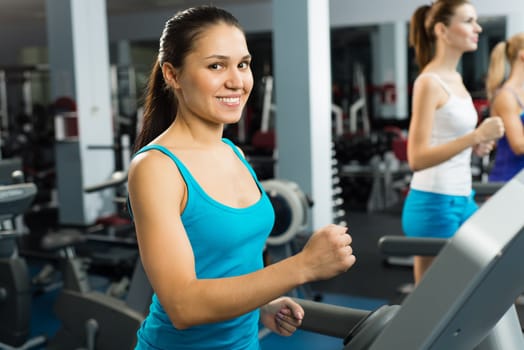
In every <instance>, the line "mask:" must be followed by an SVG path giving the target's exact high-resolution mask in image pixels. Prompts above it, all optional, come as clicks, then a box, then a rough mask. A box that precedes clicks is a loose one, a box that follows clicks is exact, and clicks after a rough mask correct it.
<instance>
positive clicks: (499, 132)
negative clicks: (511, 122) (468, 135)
mask: <svg viewBox="0 0 524 350" xmlns="http://www.w3.org/2000/svg"><path fill="white" fill-rule="evenodd" d="M474 134H475V144H479V143H482V142H489V141H494V140H498V139H500V138H501V137H502V136H503V135H504V123H503V122H502V118H500V117H489V118H486V119H484V121H483V122H482V123H481V124H480V125H479V126H478V127H477V128H476V129H475V131H474Z"/></svg>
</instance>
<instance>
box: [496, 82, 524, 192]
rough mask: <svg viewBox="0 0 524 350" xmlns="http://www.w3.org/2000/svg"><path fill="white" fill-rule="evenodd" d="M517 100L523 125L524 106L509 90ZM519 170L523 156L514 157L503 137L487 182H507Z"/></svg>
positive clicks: (498, 144) (505, 138) (522, 166)
mask: <svg viewBox="0 0 524 350" xmlns="http://www.w3.org/2000/svg"><path fill="white" fill-rule="evenodd" d="M510 91H511V92H512V93H513V94H514V95H515V98H516V99H517V102H518V103H519V105H520V107H521V108H522V113H521V115H520V121H521V122H522V124H523V125H524V104H523V103H522V101H520V99H519V98H518V96H517V95H516V93H515V92H514V91H513V90H510ZM521 169H524V155H516V154H515V153H513V151H512V149H511V147H510V145H509V141H508V138H507V137H506V135H504V136H503V137H502V138H501V139H499V141H498V142H497V148H496V151H495V162H494V164H493V168H492V169H491V172H490V173H489V181H494V182H495V181H509V180H511V178H512V177H513V176H515V175H516V174H517V173H518V172H519V171H520V170H521Z"/></svg>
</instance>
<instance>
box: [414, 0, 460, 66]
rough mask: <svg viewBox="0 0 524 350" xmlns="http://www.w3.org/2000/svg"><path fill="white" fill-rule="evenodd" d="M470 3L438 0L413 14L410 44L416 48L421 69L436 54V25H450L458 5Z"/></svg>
mask: <svg viewBox="0 0 524 350" xmlns="http://www.w3.org/2000/svg"><path fill="white" fill-rule="evenodd" d="M464 4H470V1H469V0H437V1H435V2H434V3H432V4H431V5H423V6H420V7H418V8H417V9H416V10H415V12H414V13H413V15H412V16H411V21H410V27H409V44H410V45H411V46H412V47H413V48H414V49H415V60H416V62H417V65H418V67H419V69H420V70H422V69H423V68H424V67H425V66H426V64H428V63H429V61H431V59H432V58H433V55H434V54H435V42H436V37H435V32H434V29H435V25H436V24H437V23H443V24H444V25H446V26H447V25H449V23H450V21H451V18H452V17H453V15H454V14H455V10H456V8H457V7H459V6H462V5H464Z"/></svg>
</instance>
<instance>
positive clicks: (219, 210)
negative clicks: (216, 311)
mask: <svg viewBox="0 0 524 350" xmlns="http://www.w3.org/2000/svg"><path fill="white" fill-rule="evenodd" d="M223 141H224V142H225V143H227V144H228V145H230V146H231V147H232V149H233V151H234V152H235V153H236V155H237V156H238V157H239V158H240V159H241V160H242V162H243V163H244V164H245V166H246V167H247V168H248V169H249V171H250V173H251V174H252V176H253V178H254V179H255V182H256V183H257V185H258V187H259V189H260V192H261V197H260V199H259V200H258V201H257V202H256V203H255V204H253V205H251V206H249V207H246V208H233V207H229V206H226V205H223V204H221V203H219V202H217V201H215V200H214V199H213V198H211V197H210V196H208V195H207V194H206V192H205V191H204V190H203V189H202V187H200V185H199V184H198V183H197V182H196V180H195V179H194V178H193V176H192V175H191V173H190V172H189V171H188V169H187V168H186V167H185V166H184V164H183V163H182V162H181V161H180V160H179V159H178V158H177V157H176V156H175V155H174V154H173V153H172V152H170V151H169V150H168V149H166V148H165V147H163V146H160V145H148V146H145V147H144V148H142V149H141V150H139V151H138V152H137V154H139V153H142V152H146V151H149V150H158V151H160V152H162V153H164V154H165V155H167V156H168V157H169V158H171V159H172V160H173V162H174V163H175V164H176V166H177V167H178V169H179V171H180V173H181V175H182V178H183V179H184V181H185V183H186V186H187V203H186V207H185V208H184V211H183V212H182V214H181V219H182V223H183V224H184V227H185V229H186V232H187V235H188V237H189V240H190V242H191V246H192V248H193V252H194V256H195V268H196V275H197V278H224V277H231V276H239V275H244V274H248V273H251V272H254V271H256V270H259V269H261V268H263V266H264V265H263V259H262V251H263V249H264V245H265V242H266V240H267V237H268V236H269V233H270V232H271V229H272V227H273V224H274V220H275V213H274V211H273V207H272V205H271V201H270V200H269V197H268V196H267V194H266V193H265V191H264V189H263V187H262V185H261V184H260V182H259V181H258V179H257V177H256V174H255V172H254V170H253V169H252V168H251V166H250V165H249V164H248V163H247V161H246V160H245V158H244V157H243V156H242V154H241V153H240V152H239V151H238V149H236V147H235V146H234V145H233V143H232V142H231V141H229V140H228V139H223ZM258 326H259V311H258V310H255V311H252V312H249V313H247V314H244V315H242V316H240V317H236V318H234V319H231V320H228V321H224V322H217V323H211V324H205V325H200V326H195V327H191V328H188V329H185V330H178V329H176V328H175V327H174V326H173V324H172V323H171V321H170V320H169V317H168V316H167V314H166V312H165V311H164V309H163V307H162V305H161V304H160V301H159V299H158V297H157V296H156V294H154V295H153V298H152V302H151V306H150V309H149V314H148V316H147V318H146V319H145V320H144V322H143V323H142V325H141V327H140V329H139V330H138V345H137V347H136V349H140V350H142V349H147V350H196V349H206V350H231V349H235V350H236V349H238V350H240V349H242V350H259V349H260V345H259V341H258Z"/></svg>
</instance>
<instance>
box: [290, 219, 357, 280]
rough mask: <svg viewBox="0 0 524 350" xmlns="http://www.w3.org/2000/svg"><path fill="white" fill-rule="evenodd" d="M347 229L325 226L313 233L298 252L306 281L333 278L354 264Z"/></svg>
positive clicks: (332, 225)
mask: <svg viewBox="0 0 524 350" xmlns="http://www.w3.org/2000/svg"><path fill="white" fill-rule="evenodd" d="M347 231H348V228H347V227H344V226H339V225H334V224H331V225H327V226H325V227H323V228H321V229H319V230H317V231H315V232H314V233H313V235H312V236H311V237H310V238H309V240H308V242H307V243H306V245H305V246H304V248H303V249H302V251H301V252H300V255H302V257H303V263H304V265H305V266H304V267H305V271H304V272H305V274H306V280H307V281H310V282H311V281H316V280H323V279H328V278H331V277H335V276H336V275H338V274H340V273H342V272H346V271H347V270H348V269H349V268H350V267H351V266H353V264H354V263H355V260H356V258H355V256H354V255H353V248H351V242H352V239H351V236H350V235H349V234H348V232H347Z"/></svg>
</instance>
